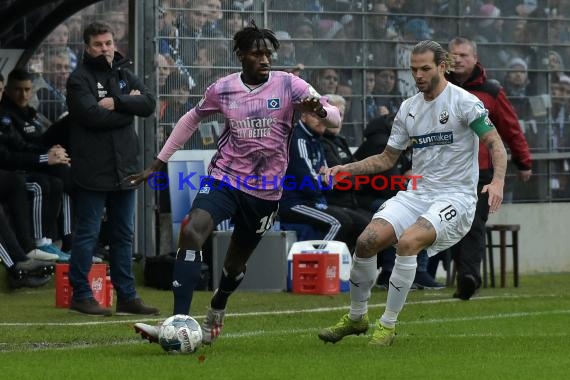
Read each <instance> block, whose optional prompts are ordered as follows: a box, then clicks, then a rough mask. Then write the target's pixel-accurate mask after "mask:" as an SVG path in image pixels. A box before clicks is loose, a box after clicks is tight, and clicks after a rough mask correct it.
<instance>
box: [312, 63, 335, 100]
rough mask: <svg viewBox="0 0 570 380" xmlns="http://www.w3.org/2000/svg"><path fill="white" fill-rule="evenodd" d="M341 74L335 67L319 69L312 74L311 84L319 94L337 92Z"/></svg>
mask: <svg viewBox="0 0 570 380" xmlns="http://www.w3.org/2000/svg"><path fill="white" fill-rule="evenodd" d="M338 81H339V74H338V71H336V70H335V69H319V70H316V71H313V74H312V75H311V81H310V83H311V85H312V86H313V87H314V88H315V89H316V90H317V92H318V93H319V94H336V88H337V86H338Z"/></svg>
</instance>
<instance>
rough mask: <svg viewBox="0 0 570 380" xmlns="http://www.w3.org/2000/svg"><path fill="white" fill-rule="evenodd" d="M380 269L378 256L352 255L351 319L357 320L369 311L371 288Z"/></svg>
mask: <svg viewBox="0 0 570 380" xmlns="http://www.w3.org/2000/svg"><path fill="white" fill-rule="evenodd" d="M377 276H378V269H376V256H372V257H369V258H362V257H358V256H356V254H355V255H354V256H353V257H352V267H351V268H350V312H349V316H350V319H352V320H353V321H357V320H359V319H360V318H362V316H363V315H364V314H366V313H367V312H368V300H369V299H370V289H372V286H373V285H374V281H376V277H377Z"/></svg>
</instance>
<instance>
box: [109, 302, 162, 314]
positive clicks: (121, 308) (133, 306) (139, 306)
mask: <svg viewBox="0 0 570 380" xmlns="http://www.w3.org/2000/svg"><path fill="white" fill-rule="evenodd" d="M134 314H138V315H159V314H160V310H158V309H157V308H156V307H152V306H146V305H145V304H144V303H143V301H142V300H141V299H140V298H133V299H132V300H128V301H122V300H117V312H116V315H134Z"/></svg>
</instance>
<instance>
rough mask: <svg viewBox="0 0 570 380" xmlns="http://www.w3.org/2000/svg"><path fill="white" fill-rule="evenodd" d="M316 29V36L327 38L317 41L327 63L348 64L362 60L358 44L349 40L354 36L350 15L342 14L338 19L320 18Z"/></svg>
mask: <svg viewBox="0 0 570 380" xmlns="http://www.w3.org/2000/svg"><path fill="white" fill-rule="evenodd" d="M318 30H319V33H318V37H320V38H322V39H323V40H329V41H323V42H320V43H319V46H320V49H321V51H322V54H323V58H324V60H325V63H326V64H327V65H331V66H332V65H335V66H337V65H349V64H351V63H355V62H356V63H358V62H361V61H362V56H361V54H360V53H359V47H358V45H357V44H354V43H353V42H352V41H349V40H352V39H355V38H356V36H355V30H354V25H353V16H352V15H348V14H347V15H344V16H342V17H341V18H340V20H339V21H337V20H334V19H320V20H319V21H318ZM330 40H332V42H331V41H330Z"/></svg>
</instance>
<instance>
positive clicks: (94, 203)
mask: <svg viewBox="0 0 570 380" xmlns="http://www.w3.org/2000/svg"><path fill="white" fill-rule="evenodd" d="M83 36H84V42H85V53H84V56H83V64H82V65H81V66H79V67H78V68H77V69H76V70H75V71H74V72H73V73H72V74H71V75H70V77H69V79H68V81H67V105H68V109H69V115H70V118H71V127H70V150H71V155H72V157H73V165H72V169H71V172H72V177H73V181H74V182H75V185H76V187H77V190H76V193H75V196H76V199H75V205H76V207H75V215H76V223H77V225H76V230H75V234H74V237H73V254H72V255H71V260H70V264H71V265H70V271H69V279H70V282H71V285H72V286H73V297H72V300H71V305H70V308H71V309H72V310H74V311H78V312H80V313H84V314H91V315H107V316H108V315H111V314H112V312H111V310H110V309H107V308H103V307H101V306H100V305H99V303H98V302H97V301H96V300H95V298H94V297H93V293H92V291H91V287H90V286H89V282H88V280H87V275H88V273H89V271H90V269H91V261H92V255H93V251H94V249H95V246H96V244H97V240H98V235H99V231H100V225H101V218H102V216H103V210H104V208H105V207H106V209H107V220H108V224H109V231H110V237H109V239H110V253H109V255H110V265H111V281H112V283H113V287H114V288H115V291H116V292H117V310H116V312H117V314H118V315H128V314H155V315H156V314H159V310H158V309H156V308H154V307H149V306H146V305H144V304H143V302H142V301H141V299H140V298H138V296H137V292H136V289H135V279H134V275H133V272H132V268H131V264H132V253H133V235H134V211H135V190H134V187H133V186H132V185H131V184H130V183H129V182H127V181H125V178H126V177H127V176H128V175H130V174H134V173H136V172H137V171H138V170H139V161H138V153H139V147H138V138H137V135H136V132H135V129H134V125H133V121H134V117H135V116H142V117H147V116H150V115H151V114H152V113H153V111H154V108H155V105H156V102H155V99H154V98H153V96H152V95H151V93H150V92H149V90H148V89H147V88H146V86H145V85H144V84H143V83H142V81H141V80H140V79H139V78H137V77H136V76H135V75H134V74H133V73H132V72H131V71H129V70H127V69H125V68H124V65H125V64H126V63H127V62H128V61H127V60H126V59H124V58H123V57H122V56H121V55H120V54H119V53H118V52H117V51H115V43H114V33H113V30H112V28H111V26H110V25H108V24H106V23H103V22H94V23H92V24H90V25H88V26H87V27H86V28H85V30H84V33H83Z"/></svg>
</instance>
